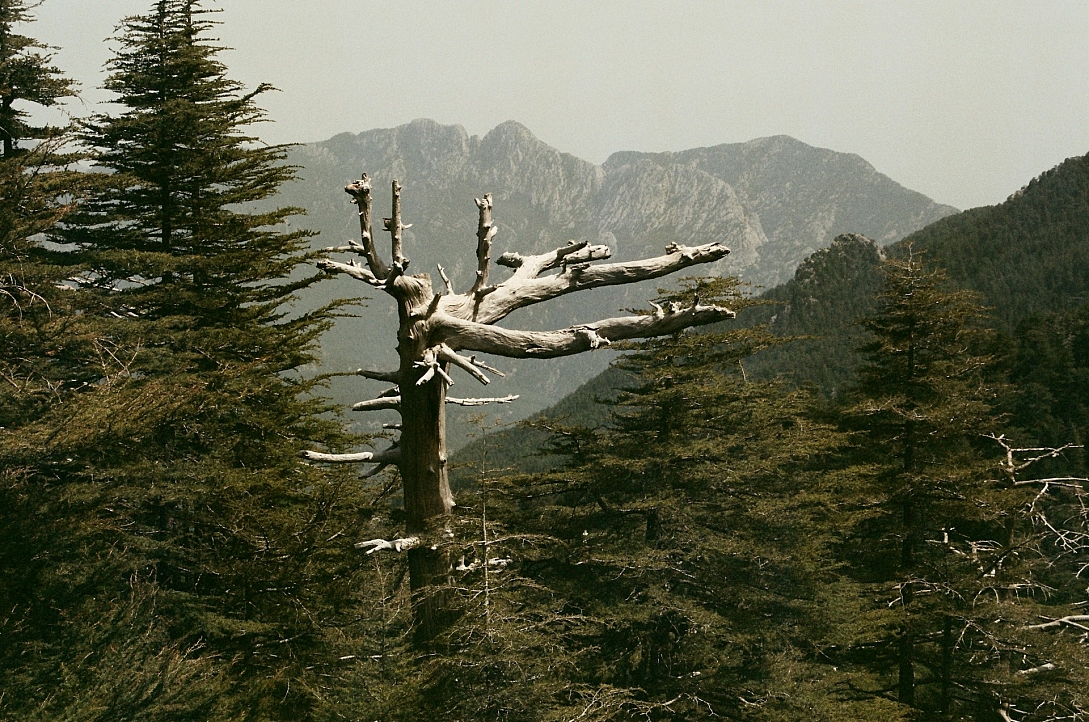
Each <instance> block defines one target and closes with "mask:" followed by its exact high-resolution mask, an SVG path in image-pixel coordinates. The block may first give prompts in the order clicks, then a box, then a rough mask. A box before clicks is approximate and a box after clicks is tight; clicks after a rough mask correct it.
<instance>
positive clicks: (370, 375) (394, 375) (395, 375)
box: [355, 369, 401, 384]
mask: <svg viewBox="0 0 1089 722" xmlns="http://www.w3.org/2000/svg"><path fill="white" fill-rule="evenodd" d="M355 375H356V376H362V377H363V378H365V379H374V380H375V381H385V382H387V383H391V384H399V383H401V372H400V371H372V370H370V369H356V370H355Z"/></svg>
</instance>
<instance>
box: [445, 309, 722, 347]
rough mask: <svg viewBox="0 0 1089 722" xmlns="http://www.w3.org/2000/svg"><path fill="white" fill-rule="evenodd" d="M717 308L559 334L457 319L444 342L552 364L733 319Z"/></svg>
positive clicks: (631, 318)
mask: <svg viewBox="0 0 1089 722" xmlns="http://www.w3.org/2000/svg"><path fill="white" fill-rule="evenodd" d="M734 315H735V314H734V312H733V311H731V310H730V309H728V308H723V307H721V306H701V305H698V304H697V305H694V306H692V307H691V308H688V309H670V310H669V311H665V310H658V311H656V312H655V313H653V314H650V315H646V316H621V317H617V318H607V319H605V320H602V321H597V322H596V323H590V324H585V325H582V326H572V327H570V328H565V329H561V330H559V331H513V330H509V329H505V328H499V327H497V326H493V325H490V324H484V323H474V322H472V321H464V320H461V319H453V318H449V319H446V320H445V323H444V326H445V328H444V330H445V332H446V336H445V338H444V341H445V342H446V344H447V346H449V347H450V348H451V349H455V350H459V351H460V350H470V351H482V352H484V353H491V354H495V355H496V356H507V357H511V358H555V357H558V356H570V355H572V354H577V353H582V352H583V351H590V350H592V349H595V348H599V347H600V346H602V345H605V344H608V343H611V342H612V341H622V340H625V339H631V338H647V337H651V336H665V335H668V334H671V333H676V332H678V331H682V330H684V329H686V328H688V327H690V326H704V325H707V324H709V323H716V322H718V321H723V320H725V319H728V318H733V317H734Z"/></svg>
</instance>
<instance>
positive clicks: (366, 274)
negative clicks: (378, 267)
mask: <svg viewBox="0 0 1089 722" xmlns="http://www.w3.org/2000/svg"><path fill="white" fill-rule="evenodd" d="M317 266H318V268H320V269H321V270H323V271H327V272H329V273H343V274H345V275H347V276H351V277H352V278H357V279H359V280H360V281H363V282H364V283H369V284H370V285H372V286H374V287H375V288H382V287H384V286H385V283H384V282H383V281H382V280H381V279H379V278H378V277H376V276H375V275H374V274H373V273H371V272H370V271H368V270H367V269H366V268H363V267H362V266H357V265H355V263H354V262H353V261H349V262H348V263H341V262H340V261H334V260H332V259H329V258H320V259H318V262H317Z"/></svg>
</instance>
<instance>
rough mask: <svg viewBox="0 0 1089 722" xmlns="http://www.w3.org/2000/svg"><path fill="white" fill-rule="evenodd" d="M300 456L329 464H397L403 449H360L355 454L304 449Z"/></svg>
mask: <svg viewBox="0 0 1089 722" xmlns="http://www.w3.org/2000/svg"><path fill="white" fill-rule="evenodd" d="M299 456H301V457H303V458H304V459H308V460H310V461H324V462H325V463H327V464H359V463H370V464H387V465H388V464H396V463H398V462H400V460H401V450H400V449H399V448H397V447H391V448H389V449H386V450H385V451H360V452H356V453H353V454H327V453H325V452H322V451H303V452H300V453H299Z"/></svg>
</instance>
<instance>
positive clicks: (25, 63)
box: [0, 0, 74, 159]
mask: <svg viewBox="0 0 1089 722" xmlns="http://www.w3.org/2000/svg"><path fill="white" fill-rule="evenodd" d="M36 4H37V3H32V2H27V0H0V139H2V141H3V144H2V154H3V157H4V158H5V159H8V158H11V157H12V156H13V155H14V154H15V153H16V152H18V151H19V150H20V145H21V143H23V142H25V141H28V140H42V139H44V138H48V137H50V136H52V135H54V134H55V133H56V132H57V131H58V128H56V127H54V126H51V125H49V124H45V125H32V124H31V123H30V112H31V111H30V108H28V107H27V105H28V104H29V105H30V106H31V107H32V108H33V107H35V106H36V107H37V109H41V108H47V107H50V106H54V105H56V104H57V102H58V101H60V100H61V99H63V98H66V97H70V96H72V95H73V93H74V85H73V83H72V81H71V80H69V79H68V78H66V77H65V76H64V75H63V74H62V73H61V71H60V70H59V69H58V68H56V67H54V66H52V65H50V63H51V57H50V55H49V51H50V50H51V48H50V47H49V46H48V45H44V44H42V43H40V42H38V41H37V40H34V39H33V38H30V37H27V36H25V35H21V34H19V33H18V32H16V26H17V25H20V24H22V23H26V22H28V21H30V20H32V17H31V12H30V11H31V10H32V9H33V8H34V6H35V5H36ZM23 150H26V148H23Z"/></svg>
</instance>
